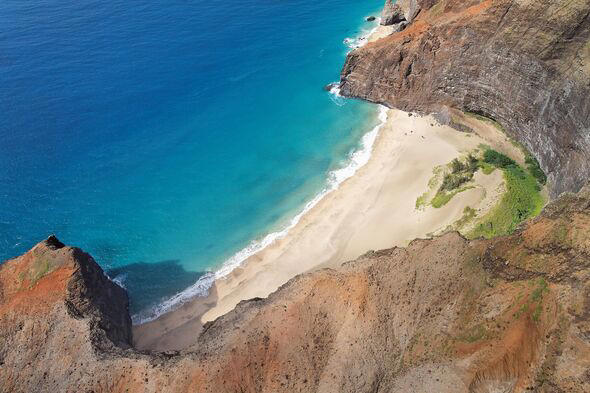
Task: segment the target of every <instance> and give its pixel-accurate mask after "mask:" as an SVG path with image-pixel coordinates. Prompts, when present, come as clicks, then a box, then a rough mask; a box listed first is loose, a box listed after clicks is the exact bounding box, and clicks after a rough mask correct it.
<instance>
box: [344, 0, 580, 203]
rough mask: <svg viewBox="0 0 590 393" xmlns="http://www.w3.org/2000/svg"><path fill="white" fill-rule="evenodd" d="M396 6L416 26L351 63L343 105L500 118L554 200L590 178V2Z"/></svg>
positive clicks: (460, 0) (464, 1) (461, 0)
mask: <svg viewBox="0 0 590 393" xmlns="http://www.w3.org/2000/svg"><path fill="white" fill-rule="evenodd" d="M404 4H406V8H403V7H402V5H404ZM396 5H397V6H398V8H397V9H398V10H399V9H406V10H410V13H409V14H408V13H407V12H406V13H404V17H405V18H406V19H407V20H408V21H410V20H412V17H411V15H412V14H415V13H417V16H416V18H415V19H414V20H413V21H412V23H411V24H410V25H409V26H408V27H406V29H405V30H404V31H403V32H401V33H397V34H393V35H391V36H388V37H387V38H384V39H381V40H379V41H377V42H374V43H371V44H369V45H366V46H365V47H363V48H360V49H357V50H355V51H353V52H351V53H350V54H349V56H348V58H347V61H346V64H345V66H344V68H343V70H342V75H341V79H342V83H341V87H342V93H343V94H344V95H348V96H353V97H358V98H362V99H365V100H369V101H373V102H378V103H383V104H386V105H388V106H391V107H397V108H401V109H405V110H414V111H419V112H437V111H439V110H440V109H441V107H443V106H451V107H456V108H459V109H462V110H466V111H472V112H477V113H480V114H483V115H485V116H488V117H491V118H494V119H495V120H497V121H498V122H500V123H501V124H502V125H503V126H504V127H505V128H506V130H507V132H508V133H509V134H510V135H511V136H512V137H514V138H515V139H517V140H518V141H520V142H522V143H523V144H524V145H525V146H526V147H527V148H528V149H529V150H530V151H531V152H533V154H534V155H535V156H536V157H537V158H538V159H539V162H540V163H541V166H542V167H543V169H544V170H545V171H546V172H547V173H548V174H549V184H550V188H551V194H552V196H553V197H555V196H557V195H559V194H560V193H561V192H563V191H576V190H578V189H579V188H580V187H581V186H582V185H583V184H584V183H585V182H586V181H587V179H588V178H590V100H589V99H588V97H589V96H590V62H589V58H590V38H589V36H590V16H589V15H590V2H588V1H586V0H574V1H569V0H567V1H566V0H538V1H523V0H485V1H484V0H444V1H442V0H441V1H435V0H430V1H407V2H405V1H400V2H399V3H398V4H396ZM388 7H389V5H386V8H388ZM393 7H395V6H393ZM398 15H399V12H398Z"/></svg>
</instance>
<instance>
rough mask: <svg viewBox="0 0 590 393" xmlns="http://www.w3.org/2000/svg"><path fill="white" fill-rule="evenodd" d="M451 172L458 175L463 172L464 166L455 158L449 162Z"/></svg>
mask: <svg viewBox="0 0 590 393" xmlns="http://www.w3.org/2000/svg"><path fill="white" fill-rule="evenodd" d="M451 170H452V172H453V173H459V172H462V171H464V170H465V164H463V163H462V162H461V161H459V160H458V159H457V158H455V159H454V160H453V161H451Z"/></svg>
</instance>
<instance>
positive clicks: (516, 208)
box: [468, 149, 544, 239]
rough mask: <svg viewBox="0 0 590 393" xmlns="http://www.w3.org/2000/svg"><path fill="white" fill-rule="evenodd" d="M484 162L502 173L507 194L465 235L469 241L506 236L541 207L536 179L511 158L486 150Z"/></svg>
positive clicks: (538, 211) (541, 199) (536, 213)
mask: <svg viewBox="0 0 590 393" xmlns="http://www.w3.org/2000/svg"><path fill="white" fill-rule="evenodd" d="M483 162H484V163H485V164H488V165H492V166H494V167H496V168H500V169H501V170H502V171H503V172H504V179H505V181H506V193H505V194H504V195H503V196H502V199H501V200H500V203H499V204H498V205H497V206H496V207H495V208H493V209H492V211H490V212H489V213H488V214H486V215H485V216H484V217H482V219H481V221H480V223H479V224H478V225H477V226H476V227H475V228H474V229H473V231H471V232H470V233H469V234H468V237H470V238H477V237H485V238H488V239H489V238H492V237H496V236H501V235H507V234H510V233H512V232H514V230H515V229H516V227H517V226H518V224H520V223H521V222H522V221H524V220H526V219H528V218H531V217H534V216H536V215H538V214H539V213H540V212H541V209H542V208H543V205H544V200H543V197H542V196H541V194H540V190H541V188H540V186H539V183H538V182H537V179H536V178H535V177H534V176H533V175H532V174H530V173H529V172H527V171H525V170H524V169H522V168H521V167H520V166H519V165H518V164H517V163H516V162H515V161H514V160H513V159H511V158H510V157H507V156H505V155H504V154H502V153H499V152H497V151H495V150H492V149H488V150H486V151H485V152H484V156H483Z"/></svg>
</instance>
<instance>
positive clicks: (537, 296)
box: [514, 277, 549, 322]
mask: <svg viewBox="0 0 590 393" xmlns="http://www.w3.org/2000/svg"><path fill="white" fill-rule="evenodd" d="M529 285H530V286H535V289H534V290H533V292H532V293H531V297H530V299H528V300H527V301H526V302H525V303H524V304H523V305H522V306H521V307H520V308H519V309H518V311H517V312H516V313H515V314H514V317H515V318H516V319H518V318H520V316H521V315H522V314H524V313H527V312H529V310H530V307H531V306H534V309H533V313H532V318H533V321H535V322H538V321H539V319H540V318H541V313H542V312H543V295H544V294H545V293H546V292H549V288H548V285H547V282H546V281H545V279H544V278H543V277H541V278H539V279H538V280H537V281H536V282H535V281H530V282H529ZM519 299H520V296H519V298H517V301H518V300H519Z"/></svg>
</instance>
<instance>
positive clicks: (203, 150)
mask: <svg viewBox="0 0 590 393" xmlns="http://www.w3.org/2000/svg"><path fill="white" fill-rule="evenodd" d="M380 6H381V1H369V2H366V1H358V0H356V1H355V0H325V1H317V0H281V1H279V0H241V1H235V2H228V1H219V0H207V1H203V0H195V1H189V0H187V1H172V2H162V4H156V3H155V2H139V1H133V0H131V1H129V0H127V1H123V0H113V1H108V2H105V1H93V0H78V1H63V0H60V1H58V0H30V1H22V0H3V1H2V2H0V136H1V139H0V260H4V259H7V258H10V257H13V256H16V255H20V254H21V253H23V252H25V251H26V250H28V249H29V248H30V247H31V246H33V245H34V244H35V243H37V242H39V241H40V240H42V239H44V238H45V237H47V236H48V235H49V234H51V233H55V234H56V235H57V236H58V237H59V238H60V240H62V241H63V242H65V243H66V244H72V245H76V246H78V247H81V248H83V249H84V250H86V251H88V252H89V253H91V254H92V255H93V256H94V257H95V259H96V260H97V261H98V262H99V264H100V265H101V266H102V267H103V268H104V269H105V270H107V271H108V272H109V274H110V275H111V276H118V277H121V278H124V284H125V286H126V287H127V288H128V290H129V291H130V295H131V300H132V311H133V312H137V311H138V310H140V309H143V308H146V307H148V306H150V305H152V304H154V303H156V302H158V301H160V300H161V299H162V298H166V297H168V296H170V295H172V294H174V293H176V292H178V291H180V290H182V289H184V288H185V287H187V286H189V285H191V284H192V283H193V282H195V281H196V280H197V278H198V277H199V276H200V275H201V274H202V272H204V271H207V270H215V268H216V267H218V266H219V265H220V264H222V263H223V261H225V260H226V259H227V258H229V257H231V256H232V255H233V254H234V253H236V252H237V251H239V250H240V249H242V248H243V247H245V246H247V245H248V244H249V243H250V242H251V241H252V240H254V239H257V238H260V237H262V236H263V235H265V234H267V233H269V232H272V231H275V230H278V229H280V228H281V226H284V225H285V223H286V222H287V221H288V220H289V218H291V217H292V216H294V215H295V214H296V213H297V212H298V211H300V210H301V208H302V207H303V206H304V205H305V203H306V201H308V200H310V199H311V198H313V196H314V195H315V194H317V193H318V192H319V191H320V190H322V188H323V187H324V186H325V184H326V176H327V174H328V172H329V171H330V170H332V169H334V168H338V167H339V166H342V165H345V164H346V159H347V157H348V155H349V154H350V152H351V151H352V150H353V149H355V148H358V145H359V141H360V138H361V136H362V135H363V133H365V132H367V131H368V130H370V129H371V127H372V126H373V125H374V124H373V123H374V122H375V114H376V108H375V107H374V106H371V105H369V104H365V103H362V102H358V101H350V100H347V101H341V102H339V104H340V105H341V106H340V105H337V103H335V102H334V97H332V96H331V95H330V94H328V93H326V92H325V91H323V89H322V88H323V86H324V85H325V84H327V83H329V82H333V81H336V80H338V78H339V71H340V68H341V66H342V63H343V61H344V57H345V54H346V51H347V50H348V48H346V46H345V45H344V44H343V39H344V38H346V37H354V36H356V35H357V34H358V33H359V30H360V29H370V28H371V27H372V26H371V24H370V23H367V22H364V17H365V16H367V15H369V14H371V13H373V14H374V13H375V12H376V10H377V9H378V8H379V7H380ZM342 104H344V105H342Z"/></svg>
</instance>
